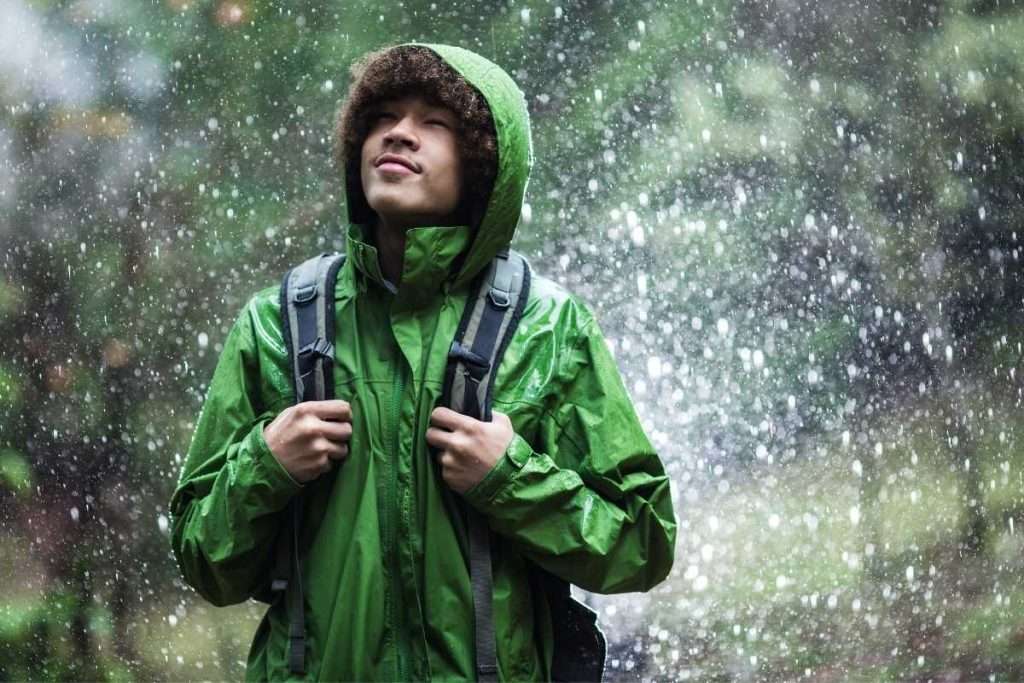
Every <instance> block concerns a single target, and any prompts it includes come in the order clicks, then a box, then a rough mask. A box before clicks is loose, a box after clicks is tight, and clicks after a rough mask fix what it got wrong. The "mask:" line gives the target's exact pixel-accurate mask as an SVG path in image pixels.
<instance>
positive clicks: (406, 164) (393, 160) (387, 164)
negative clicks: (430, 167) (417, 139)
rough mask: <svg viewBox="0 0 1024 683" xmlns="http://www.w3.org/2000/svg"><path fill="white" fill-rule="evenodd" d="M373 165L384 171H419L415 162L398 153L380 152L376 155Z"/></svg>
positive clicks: (402, 172) (406, 172) (405, 172)
mask: <svg viewBox="0 0 1024 683" xmlns="http://www.w3.org/2000/svg"><path fill="white" fill-rule="evenodd" d="M374 166H376V167H377V168H378V169H380V170H381V171H382V172H385V173H401V174H408V173H419V172H420V169H419V168H418V167H417V165H416V163H415V162H413V161H411V160H410V159H406V158H405V157H403V156H399V155H398V154H382V155H380V156H379V157H377V160H376V161H375V162H374Z"/></svg>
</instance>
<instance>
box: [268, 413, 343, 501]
mask: <svg viewBox="0 0 1024 683" xmlns="http://www.w3.org/2000/svg"><path fill="white" fill-rule="evenodd" d="M263 437H264V438H265V439H266V441H267V445H268V446H269V447H270V452H271V453H273V454H274V457H275V458H277V461H278V462H279V463H281V466H282V467H284V468H285V469H286V470H287V471H288V474H290V475H291V476H292V479H294V480H295V481H297V482H299V483H300V484H304V483H306V482H308V481H312V480H313V479H316V478H317V477H319V476H320V475H321V474H323V473H324V472H327V471H328V470H330V469H331V465H332V463H333V462H334V461H340V460H342V459H343V458H344V457H345V456H346V455H348V441H349V439H350V438H352V408H351V406H349V404H348V402H347V401H341V400H331V401H304V402H303V403H298V404H296V405H294V406H291V407H290V408H286V409H285V410H283V411H281V413H280V414H279V415H278V416H277V417H275V418H274V421H273V422H271V423H270V424H268V425H267V426H266V428H264V430H263Z"/></svg>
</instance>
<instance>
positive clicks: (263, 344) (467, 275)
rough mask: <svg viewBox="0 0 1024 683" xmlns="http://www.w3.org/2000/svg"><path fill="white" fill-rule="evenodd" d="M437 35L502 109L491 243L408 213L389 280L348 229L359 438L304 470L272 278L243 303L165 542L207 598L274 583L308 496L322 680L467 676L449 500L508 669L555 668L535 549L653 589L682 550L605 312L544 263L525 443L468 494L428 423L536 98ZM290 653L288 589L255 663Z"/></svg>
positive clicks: (316, 665)
mask: <svg viewBox="0 0 1024 683" xmlns="http://www.w3.org/2000/svg"><path fill="white" fill-rule="evenodd" d="M428 47H430V48H431V49H433V50H434V51H435V52H437V53H438V54H439V55H441V57H442V58H444V59H445V60H446V61H447V63H448V64H450V65H451V66H452V67H453V68H454V69H455V70H456V71H457V72H459V73H460V74H461V75H462V76H463V77H464V78H465V79H466V80H467V81H468V82H469V83H471V84H472V85H473V86H475V87H476V88H477V89H479V90H480V91H481V92H482V93H483V94H484V96H485V97H486V99H487V102H488V104H489V105H490V108H491V111H492V112H493V115H494V119H495V124H496V129H497V134H498V156H499V170H498V177H497V180H496V183H495V188H494V191H493V193H492V196H491V199H490V202H489V205H488V208H487V212H486V215H485V217H484V219H483V221H482V223H481V227H480V229H479V231H478V233H477V235H476V239H473V233H472V232H471V231H470V229H469V228H468V227H423V228H415V229H412V230H410V231H409V233H408V236H407V241H406V251H405V262H404V271H403V273H402V279H401V282H400V283H399V285H398V291H397V294H392V293H390V292H389V290H388V289H387V288H386V287H385V286H384V278H383V276H382V273H381V270H380V267H379V264H378V260H377V251H376V249H375V248H374V247H373V246H372V243H371V240H370V239H368V236H367V232H366V226H361V225H356V224H352V225H350V226H349V228H348V234H347V254H348V259H347V261H346V263H345V266H344V267H343V268H342V270H341V271H340V273H339V276H338V282H337V288H336V291H335V294H334V297H335V308H336V312H337V313H336V315H337V337H336V352H335V353H336V358H335V365H334V382H335V387H336V393H337V397H338V398H341V399H345V400H347V401H349V402H350V403H351V405H352V425H353V433H352V438H351V442H350V455H349V456H348V457H347V458H346V459H345V460H344V461H343V462H342V463H341V464H340V465H338V466H336V467H335V469H334V470H333V471H331V472H330V473H328V474H325V475H322V476H321V477H319V478H318V479H316V480H314V481H313V482H310V483H307V484H305V485H300V484H298V483H297V482H296V481H294V480H293V479H292V478H291V477H290V476H289V475H288V473H287V472H286V471H285V470H284V469H283V467H282V466H281V465H280V464H279V463H278V461H277V460H276V459H275V457H274V455H273V454H272V453H271V452H270V450H269V449H268V447H267V444H266V441H265V440H264V438H263V428H264V427H265V426H266V425H267V424H268V423H269V422H270V421H271V420H272V419H273V418H274V417H275V416H276V415H277V414H278V413H279V412H281V411H282V410H284V409H285V408H287V407H288V406H291V405H292V404H293V402H294V394H293V391H292V388H291V386H290V374H289V368H288V363H287V359H286V356H285V346H284V342H283V339H282V335H281V325H280V317H281V312H280V305H279V301H278V288H277V287H272V288H269V289H266V290H263V291H261V292H259V293H258V294H256V296H255V297H253V298H252V299H251V300H250V301H249V302H248V304H247V305H246V306H245V307H244V309H243V310H242V312H241V314H240V315H239V317H238V319H237V321H236V322H235V323H234V326H233V327H232V328H231V331H230V333H229V334H228V337H227V340H226V341H225V343H224V348H223V351H222V352H221V355H220V358H219V361H218V363H217V367H216V370H215V372H214V375H213V379H212V381H211V383H210V387H209V390H208V393H207V396H206V399H205V403H204V405H203V408H202V411H201V413H200V416H199V419H198V422H197V425H196V429H195V434H194V436H193V440H192V443H191V446H190V448H189V451H188V457H187V460H186V462H185V464H184V466H183V469H182V471H181V477H180V480H179V484H178V486H177V489H176V490H175V492H174V496H173V499H172V501H171V512H172V515H173V531H172V546H173V550H174V554H175V557H176V558H177V561H178V563H179V565H180V568H181V571H182V573H183V575H184V577H185V579H186V580H187V581H188V583H189V584H191V585H192V586H193V587H194V588H195V589H196V590H197V591H198V592H199V593H200V595H202V596H203V597H204V598H206V599H207V600H209V601H210V602H212V603H213V604H215V605H230V604H233V603H240V602H243V601H245V600H247V599H249V598H251V597H254V596H261V597H266V596H268V595H269V593H268V592H267V587H268V586H269V582H270V575H271V572H272V567H273V561H274V552H273V548H274V542H275V538H276V536H277V534H278V530H279V529H280V528H281V526H282V524H283V522H284V521H285V515H284V514H283V512H284V510H285V509H286V506H287V504H288V502H289V501H290V500H291V499H292V498H293V497H294V496H296V495H297V494H299V493H300V492H301V493H302V498H301V500H303V501H304V522H303V527H302V533H301V534H300V544H301V545H300V547H301V548H303V549H304V555H303V570H302V584H303V587H304V591H305V600H306V610H307V611H306V628H307V644H308V650H307V652H308V656H307V677H308V678H310V679H318V680H467V679H473V678H474V659H475V654H474V653H475V650H474V639H473V596H472V589H471V586H470V580H469V570H468V562H469V559H468V555H467V551H466V548H467V541H466V538H465V530H464V529H465V527H464V526H463V524H462V523H461V521H459V520H453V515H452V514H450V513H449V509H450V508H451V509H463V508H460V507H459V506H462V505H467V504H468V505H470V506H472V507H473V508H475V509H476V510H477V511H479V512H480V513H482V514H483V515H484V516H485V517H486V519H487V520H488V523H489V525H490V528H491V530H492V541H491V543H492V545H491V552H492V557H493V574H494V588H493V590H494V593H493V594H494V606H493V609H494V627H495V634H496V639H497V653H498V664H499V675H500V678H501V679H502V680H545V679H548V678H549V671H550V665H551V654H552V645H551V643H552V635H551V620H550V613H549V610H548V606H547V604H546V601H545V599H544V597H543V593H542V592H541V591H540V590H536V591H532V590H531V585H530V579H529V576H530V574H529V572H528V569H529V567H530V566H531V563H535V564H536V565H539V566H540V567H543V568H544V569H546V570H548V571H549V572H552V573H554V574H556V575H558V576H560V577H562V578H564V579H566V580H568V581H570V582H572V583H573V584H576V585H577V586H580V587H582V588H584V589H586V590H588V591H593V592H599V593H618V592H625V591H645V590H648V589H649V588H651V587H652V586H654V585H655V584H657V583H658V582H660V581H661V580H662V579H664V578H665V576H666V575H667V574H668V572H669V569H670V568H671V566H672V561H673V551H674V546H675V535H676V525H675V518H674V514H673V510H672V503H671V498H670V495H669V480H668V478H667V477H666V475H665V472H664V468H663V466H662V463H661V461H660V460H659V458H658V456H657V454H656V453H655V452H654V450H653V448H652V447H651V444H650V443H649V441H648V439H647V438H646V436H645V435H644V432H643V430H642V428H641V426H640V424H639V422H638V420H637V417H636V414H635V412H634V409H633V406H632V404H631V402H630V400H629V398H628V396H627V393H626V391H625V389H624V387H623V383H622V380H621V378H620V376H619V373H618V370H617V368H616V365H615V361H614V360H613V358H612V357H611V355H610V353H609V350H608V347H607V346H606V343H605V340H604V338H603V337H602V334H601V332H600V330H599V328H598V324H597V322H596V321H595V320H594V317H593V315H592V314H591V312H590V311H589V310H588V308H587V307H586V306H585V305H584V304H583V303H581V302H580V301H579V300H578V299H576V298H575V297H574V296H573V295H572V294H570V293H568V292H567V291H566V290H564V289H563V288H561V287H560V286H558V285H557V284H555V283H553V282H551V281H550V280H546V279H544V278H542V277H538V276H536V275H535V276H534V277H533V279H532V287H531V289H530V294H529V299H528V301H527V305H526V308H525V313H524V315H523V318H522V320H521V322H520V323H519V326H518V328H517V331H516V333H515V336H514V338H513V340H512V342H511V343H510V345H509V347H508V350H507V352H506V354H505V357H504V361H503V362H502V364H501V367H500V369H499V372H498V375H497V378H496V384H495V391H494V404H493V405H494V408H495V409H496V410H498V411H501V412H504V413H507V414H508V415H509V417H510V418H511V421H512V424H513V426H514V428H515V433H516V434H515V436H514V438H513V440H512V443H511V444H510V445H509V447H508V449H507V451H506V453H505V454H504V455H503V456H502V458H501V459H500V460H499V461H498V463H497V465H496V466H495V467H494V468H493V469H492V470H491V471H490V472H489V473H488V474H487V475H486V477H485V478H484V479H483V480H482V481H481V482H480V483H479V484H477V485H476V486H475V487H474V488H472V489H471V490H469V491H467V492H466V494H465V495H464V496H460V495H459V494H457V493H455V492H454V491H452V490H451V489H449V488H448V487H447V486H446V485H445V483H444V480H443V479H442V478H441V476H440V469H439V466H438V465H437V464H436V463H435V462H434V461H433V460H432V457H431V455H430V452H429V450H428V446H427V442H426V440H425V436H424V435H425V433H426V431H427V427H428V424H429V418H430V413H431V411H432V410H433V409H434V408H435V407H436V406H437V405H438V401H439V398H440V395H441V388H442V379H443V375H444V371H445V364H446V357H447V353H448V348H449V346H450V344H451V342H452V339H453V337H454V334H455V329H456V326H457V325H458V322H459V318H460V316H461V314H462V311H463V307H464V305H465V303H466V298H467V295H468V293H469V292H470V290H471V288H472V287H471V284H472V280H473V278H474V275H476V274H477V273H479V272H480V271H481V270H482V269H483V268H484V267H485V265H486V264H487V263H488V262H489V261H490V260H491V259H492V257H494V255H495V254H496V253H497V252H498V251H499V250H500V249H502V248H503V247H505V246H506V245H508V244H509V243H510V241H511V240H512V235H513V233H514V231H515V228H516V225H517V223H518V219H519V214H520V210H521V207H522V202H523V196H524V193H525V190H526V184H527V178H528V176H529V171H530V166H531V164H532V150H531V142H530V129H529V118H528V114H527V109H526V103H525V101H524V98H523V95H522V93H521V92H520V91H519V89H518V87H517V86H516V85H515V83H514V82H513V81H512V80H511V78H509V76H508V75H507V74H506V73H505V72H504V71H502V70H501V69H500V68H499V67H497V66H495V65H494V64H492V63H491V62H489V61H487V60H485V59H483V58H482V57H480V56H478V55H476V54H474V53H472V52H469V51H466V50H463V49H460V48H454V47H449V46H443V45H429V46H428ZM453 505H454V507H452V506H453ZM457 516H458V515H455V517H457ZM287 655H288V615H287V611H286V609H285V605H284V602H283V601H280V602H278V603H275V604H272V605H271V606H270V608H269V609H268V611H267V613H266V616H265V617H264V618H263V620H262V622H261V623H260V625H259V628H258V630H257V632H256V635H255V638H254V640H253V643H252V647H251V651H250V653H249V659H248V671H247V678H248V679H250V680H283V679H287V678H290V677H291V675H290V674H289V672H288V665H287V662H288V659H287Z"/></svg>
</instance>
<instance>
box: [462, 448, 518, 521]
mask: <svg viewBox="0 0 1024 683" xmlns="http://www.w3.org/2000/svg"><path fill="white" fill-rule="evenodd" d="M532 454H533V449H532V448H531V447H530V444H528V443H526V440H525V439H524V438H523V437H521V436H519V435H518V434H513V436H512V441H511V442H509V444H508V448H506V449H505V454H504V455H503V456H501V459H500V460H499V461H498V462H497V463H495V465H494V467H492V468H491V471H490V472H488V473H487V474H486V475H485V476H484V478H483V479H481V480H480V481H479V482H477V484H476V486H474V487H473V488H471V489H470V490H468V491H466V492H465V493H464V494H462V496H463V498H465V499H466V502H467V503H469V504H470V505H472V506H473V507H474V508H476V509H477V510H479V511H480V512H482V513H486V512H487V508H488V506H489V505H490V504H491V502H492V501H493V500H494V498H495V496H497V495H498V493H499V492H500V491H501V490H502V489H503V488H505V487H506V486H508V485H509V484H510V483H511V482H512V481H513V479H515V476H516V474H517V473H518V472H519V470H521V469H522V467H523V465H524V464H525V463H526V461H527V460H529V458H530V456H531V455H532Z"/></svg>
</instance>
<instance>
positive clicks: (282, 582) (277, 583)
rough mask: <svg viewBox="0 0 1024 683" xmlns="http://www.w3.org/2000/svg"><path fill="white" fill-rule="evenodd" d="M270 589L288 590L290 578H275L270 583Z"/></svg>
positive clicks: (276, 590)
mask: <svg viewBox="0 0 1024 683" xmlns="http://www.w3.org/2000/svg"><path fill="white" fill-rule="evenodd" d="M270 590H271V591H272V592H274V593H280V592H281V591H286V590H288V580H287V579H274V580H273V581H272V582H271V584H270Z"/></svg>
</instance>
